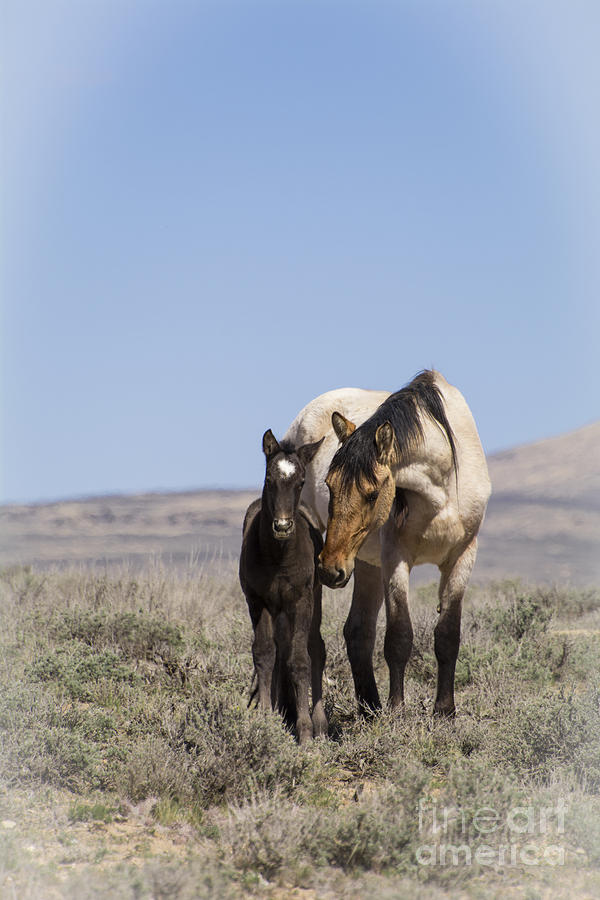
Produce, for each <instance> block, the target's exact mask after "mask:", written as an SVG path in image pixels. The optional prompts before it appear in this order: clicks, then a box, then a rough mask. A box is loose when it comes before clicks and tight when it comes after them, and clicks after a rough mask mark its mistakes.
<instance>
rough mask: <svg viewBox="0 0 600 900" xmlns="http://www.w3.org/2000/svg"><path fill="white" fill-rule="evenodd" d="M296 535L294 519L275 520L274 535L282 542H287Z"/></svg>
mask: <svg viewBox="0 0 600 900" xmlns="http://www.w3.org/2000/svg"><path fill="white" fill-rule="evenodd" d="M293 533H294V520H293V519H273V534H274V535H275V537H276V538H277V539H278V540H280V541H285V540H286V539H287V538H289V537H291V536H292V535H293Z"/></svg>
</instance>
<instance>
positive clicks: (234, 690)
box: [0, 567, 600, 900]
mask: <svg viewBox="0 0 600 900" xmlns="http://www.w3.org/2000/svg"><path fill="white" fill-rule="evenodd" d="M0 590H1V595H0V611H1V622H0V690H1V695H0V742H1V747H0V781H1V787H0V892H3V896H4V895H6V896H8V897H18V898H22V897H23V898H28V897H31V898H33V897H35V898H40V897H49V898H50V897H57V898H58V897H61V898H62V897H73V898H75V897H77V898H84V900H85V898H88V897H89V898H91V897H124V898H125V897H127V898H129V897H131V898H134V897H136V898H137V897H140V898H142V897H148V898H149V897H156V898H158V897H165V898H166V897H173V898H188V897H189V898H191V897H228V896H231V897H238V896H260V897H262V896H265V897H267V896H268V897H274V898H284V897H298V898H300V897H305V898H312V897H317V896H318V897H327V896H330V897H340V896H344V897H346V896H347V897H354V896H356V897H365V896H373V897H374V896H377V897H384V898H385V897H390V898H391V897H404V896H411V897H422V898H437V897H441V896H448V895H456V896H459V895H460V896H473V897H482V896H500V895H502V896H514V897H526V896H527V897H529V896H530V897H533V896H539V897H544V896H548V897H550V896H552V897H560V896H564V897H573V896H586V895H587V896H594V895H597V894H598V893H599V892H600V852H599V850H598V848H599V847H600V797H599V792H600V707H599V695H598V690H597V686H596V684H595V680H594V679H593V678H592V673H594V672H597V669H598V662H599V659H600V640H599V637H598V635H599V633H600V612H599V606H600V597H599V595H598V593H597V592H595V591H592V590H588V591H575V590H574V591H567V590H551V589H536V588H533V589H529V588H526V587H525V586H523V585H521V584H518V583H514V582H503V583H499V584H495V585H492V586H489V587H487V588H480V589H472V590H471V593H470V595H469V598H468V602H467V603H466V609H465V616H464V628H463V645H462V649H461V656H460V660H459V666H458V670H457V684H458V686H459V690H458V698H457V699H458V705H459V714H458V716H457V718H456V719H455V720H454V721H453V722H445V721H437V720H433V719H432V718H431V715H430V711H431V706H432V696H433V690H434V679H435V664H434V656H433V638H432V629H433V625H434V623H435V599H434V596H435V592H434V591H433V590H432V589H431V588H422V589H419V590H417V591H416V592H415V596H414V599H413V604H412V605H413V618H414V623H415V651H414V654H413V658H412V660H411V663H410V671H409V683H408V692H407V694H408V700H407V706H406V710H405V712H404V713H403V714H402V715H397V716H392V715H389V714H387V713H383V714H382V715H380V716H378V717H376V718H374V719H373V720H372V721H367V722H365V721H364V720H362V719H361V718H360V717H358V716H357V714H356V711H355V704H354V700H353V692H352V687H351V676H350V671H349V666H348V663H347V659H346V654H345V649H344V645H343V640H342V637H341V628H342V624H343V619H344V616H345V613H346V610H347V606H348V594H347V591H346V592H345V593H343V594H339V593H335V594H333V593H330V592H326V596H325V619H324V637H325V641H326V645H327V651H328V663H327V668H326V681H325V695H326V704H327V711H328V715H329V719H330V723H331V728H330V739H329V740H327V741H318V742H315V743H314V745H313V746H311V747H310V748H309V749H308V750H300V748H299V747H298V746H297V745H296V744H295V742H294V739H293V736H292V735H291V734H289V733H288V732H287V731H286V730H285V728H284V727H283V725H282V722H281V721H280V719H279V718H278V716H277V715H275V714H269V715H264V714H261V713H259V712H258V711H256V710H248V709H247V706H246V704H247V698H248V693H249V685H250V677H251V672H252V663H251V654H250V640H251V637H250V625H249V620H248V616H247V612H246V609H245V604H244V601H243V597H242V595H241V592H240V590H239V587H238V585H237V582H236V580H235V579H234V578H233V577H232V576H231V575H230V574H222V575H214V574H213V575H209V574H207V573H204V574H200V575H199V576H197V577H193V578H192V577H187V578H176V577H175V576H173V575H171V574H168V573H166V572H164V571H162V570H161V569H160V567H156V568H155V569H154V570H152V571H149V572H146V573H145V574H144V576H143V577H139V576H137V577H134V576H133V575H131V574H129V573H126V572H125V573H122V574H121V576H120V577H107V576H102V577H98V576H94V575H91V574H85V573H77V572H73V571H70V572H69V571H67V572H63V573H39V572H35V571H32V570H30V569H23V568H18V569H12V570H6V571H4V573H3V574H2V577H1V579H0ZM376 666H377V675H378V680H379V682H380V685H381V686H382V687H383V688H385V679H386V667H385V664H384V661H383V653H382V635H380V636H379V639H378V643H377V646H376ZM561 802H563V803H564V804H565V806H566V807H567V811H566V813H565V822H564V830H559V829H558V818H557V815H556V813H554V814H553V816H549V817H548V816H547V822H546V824H547V826H548V827H546V828H542V824H543V822H542V820H541V819H540V816H543V812H542V811H543V810H544V809H550V808H552V809H553V810H557V809H559V808H560V807H559V804H560V803H561ZM419 803H420V804H421V817H419ZM484 808H486V809H488V813H487V815H488V816H489V815H491V812H489V811H490V810H491V811H493V813H494V816H495V817H496V818H495V827H494V828H493V829H492V830H491V831H490V830H488V831H484V830H482V829H481V827H480V826H481V822H482V815H484V814H483V813H482V810H483V809H484ZM519 808H521V809H525V810H526V811H527V810H529V809H530V810H531V812H530V813H529V812H525V813H523V812H522V813H520V814H519V813H518V812H517V813H515V810H518V809H519ZM444 811H445V814H446V821H445V823H444ZM519 815H520V816H521V818H519ZM434 816H437V818H434ZM531 816H533V818H531ZM443 824H445V827H442V825H443ZM523 824H525V826H526V830H523V829H522V828H521V830H519V827H520V826H522V825H523ZM436 825H437V830H436ZM443 844H448V845H452V847H454V848H455V850H456V848H458V847H462V848H463V849H462V850H461V851H460V853H459V858H457V864H454V863H453V857H452V852H454V851H449V852H450V856H449V858H448V859H447V860H446V864H439V859H438V858H437V857H438V856H439V853H440V848H441V846H442V845H443ZM482 846H483V847H484V850H481V847H482ZM464 847H467V848H468V851H469V853H471V857H472V858H471V859H470V860H468V859H467V851H466V850H465V849H464ZM485 847H487V848H488V849H487V851H485ZM503 847H504V848H514V849H512V850H511V849H508V850H507V849H505V850H502V848H503ZM553 847H554V848H555V849H552V848H553ZM432 848H433V850H432ZM556 848H559V849H560V850H561V852H562V854H563V855H562V858H561V860H560V865H555V864H552V863H556V862H557V859H558V858H557V857H556V854H557V853H558V850H557V849H556ZM432 852H433V853H435V854H436V863H435V864H432V865H429V864H426V863H427V862H428V861H429V862H431V853H432ZM486 852H487V854H488V856H487V857H486V856H485V854H486ZM511 853H512V854H513V855H514V861H513V859H512V857H511ZM507 854H508V855H507ZM522 854H525V856H524V857H523V856H522ZM527 854H529V856H527ZM552 854H555V856H553V855H552ZM531 859H535V864H528V860H529V861H531Z"/></svg>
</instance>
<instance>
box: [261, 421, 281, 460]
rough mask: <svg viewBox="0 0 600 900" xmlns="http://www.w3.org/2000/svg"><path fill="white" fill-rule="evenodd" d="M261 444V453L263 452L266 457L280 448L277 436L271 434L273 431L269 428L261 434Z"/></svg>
mask: <svg viewBox="0 0 600 900" xmlns="http://www.w3.org/2000/svg"><path fill="white" fill-rule="evenodd" d="M262 445H263V453H264V454H265V456H266V457H267V459H268V458H269V457H270V456H273V454H274V453H278V452H279V450H281V447H280V446H279V444H278V443H277V438H276V437H275V435H274V434H273V432H272V431H271V429H270V428H269V430H268V431H265V433H264V434H263V440H262Z"/></svg>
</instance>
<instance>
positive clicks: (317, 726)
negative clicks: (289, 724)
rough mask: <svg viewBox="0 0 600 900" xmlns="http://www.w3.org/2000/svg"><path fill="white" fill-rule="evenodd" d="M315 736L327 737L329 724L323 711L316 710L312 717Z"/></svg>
mask: <svg viewBox="0 0 600 900" xmlns="http://www.w3.org/2000/svg"><path fill="white" fill-rule="evenodd" d="M312 723H313V734H314V736H315V737H316V738H317V737H327V734H328V731H329V723H328V722H327V716H326V715H325V713H324V712H323V710H315V711H314V712H313V716H312Z"/></svg>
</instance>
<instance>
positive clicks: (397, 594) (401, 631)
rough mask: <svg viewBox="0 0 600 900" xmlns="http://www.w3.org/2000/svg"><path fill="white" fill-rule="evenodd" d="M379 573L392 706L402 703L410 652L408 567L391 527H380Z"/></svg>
mask: <svg viewBox="0 0 600 900" xmlns="http://www.w3.org/2000/svg"><path fill="white" fill-rule="evenodd" d="M384 527H385V528H386V529H387V535H386V534H384V535H383V539H382V553H381V563H382V566H381V568H382V574H383V586H384V592H385V611H386V616H387V622H386V628H385V641H384V644H383V652H384V655H385V660H386V662H387V664H388V667H389V670H390V696H389V700H388V706H389V708H390V709H396V708H397V707H398V706H401V705H403V703H404V670H405V669H406V664H407V662H408V659H409V657H410V654H411V651H412V643H413V630H412V625H411V621H410V613H409V610H408V578H409V574H410V566H409V563H408V560H407V559H406V557H405V555H404V553H403V551H402V548H401V547H400V546H399V545H398V543H397V540H396V538H395V534H394V526H393V525H391V524H390V525H388V526H384Z"/></svg>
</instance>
